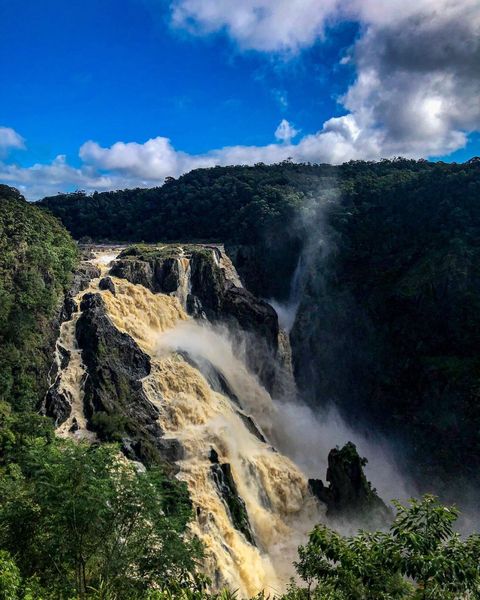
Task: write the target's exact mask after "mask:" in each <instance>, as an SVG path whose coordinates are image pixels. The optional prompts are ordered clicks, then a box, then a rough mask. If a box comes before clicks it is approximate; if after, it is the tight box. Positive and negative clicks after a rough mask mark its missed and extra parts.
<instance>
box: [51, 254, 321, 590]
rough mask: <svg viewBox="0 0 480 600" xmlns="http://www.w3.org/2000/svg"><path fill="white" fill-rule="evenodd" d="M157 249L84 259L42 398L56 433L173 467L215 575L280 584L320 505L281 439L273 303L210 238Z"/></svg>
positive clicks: (224, 580) (249, 585)
mask: <svg viewBox="0 0 480 600" xmlns="http://www.w3.org/2000/svg"><path fill="white" fill-rule="evenodd" d="M155 250H156V251H155V252H154V251H153V250H151V251H150V252H148V253H146V254H145V255H141V256H139V255H138V254H136V255H124V256H120V257H119V259H118V260H117V261H116V262H112V264H111V265H110V264H108V263H109V261H111V260H112V259H113V258H114V257H112V256H106V255H100V256H97V257H96V259H94V260H93V261H92V262H93V263H94V264H96V265H97V267H99V271H98V272H94V273H92V275H94V277H93V278H92V279H91V281H90V282H89V283H88V286H87V287H86V288H85V286H83V288H84V289H82V291H79V292H78V293H77V294H76V295H75V296H74V297H73V298H71V303H72V305H73V309H72V310H71V314H70V319H67V320H66V321H65V322H64V324H63V325H62V332H61V336H60V338H59V341H58V346H57V348H58V354H59V357H60V358H58V361H57V362H58V368H57V375H56V378H55V380H54V381H53V382H52V388H51V390H50V392H49V394H48V395H47V398H46V403H45V412H47V414H50V415H52V416H54V417H55V418H56V420H57V424H58V432H59V434H61V435H69V436H74V437H78V438H80V437H93V436H97V437H98V438H99V439H101V440H111V439H115V440H116V441H120V443H121V445H122V448H123V451H124V453H125V454H126V455H127V456H128V457H130V458H132V459H135V460H141V461H143V462H145V463H148V462H149V461H152V462H154V461H158V460H161V461H163V462H165V463H167V464H169V465H170V466H171V468H172V469H174V470H176V472H177V477H178V478H180V479H182V480H184V481H185V482H186V483H187V485H188V488H189V491H190V496H191V499H192V502H193V504H194V507H195V511H196V519H195V522H194V523H193V524H192V531H193V533H195V534H196V535H198V536H199V538H200V539H201V540H202V541H203V542H204V544H205V547H206V560H205V565H204V568H205V571H206V572H207V573H208V574H209V575H210V576H211V577H212V579H213V582H214V585H215V586H216V587H220V586H222V585H229V586H230V587H231V588H232V589H238V590H239V592H240V594H241V595H245V596H247V595H252V594H255V593H257V592H258V591H260V590H262V589H264V590H266V591H267V592H280V591H281V590H282V589H284V586H285V584H286V583H287V581H288V579H289V577H290V576H291V575H292V574H293V568H292V561H293V560H294V559H295V557H296V549H297V546H298V544H299V543H301V542H302V541H304V539H305V536H306V534H307V532H308V531H309V530H310V529H311V528H312V527H313V525H314V523H315V522H318V521H319V520H321V519H322V515H323V509H322V505H321V504H320V503H318V502H317V501H316V500H315V499H314V497H313V496H312V495H311V493H310V491H309V487H308V481H307V477H306V476H305V475H304V474H303V473H302V472H301V470H300V469H299V468H298V467H297V466H296V465H295V464H294V463H293V462H292V461H291V460H290V459H289V458H288V457H287V456H285V455H283V454H282V453H280V452H278V451H277V450H276V446H278V442H279V441H281V436H282V434H283V432H282V431H281V430H279V428H278V427H277V424H278V422H279V421H278V415H277V410H276V406H275V404H274V402H273V401H272V397H271V395H270V393H269V391H268V390H269V389H270V390H272V389H275V388H276V387H278V386H280V387H281V385H282V384H281V382H280V383H279V380H281V376H280V375H279V374H281V371H282V368H281V363H282V356H281V348H280V347H279V345H278V335H279V331H278V323H277V321H276V315H275V313H274V311H273V309H271V308H270V307H269V305H268V304H266V303H264V302H262V301H260V300H258V299H256V298H255V297H253V296H252V295H251V294H249V293H248V292H247V291H246V290H245V289H244V288H242V287H241V284H240V282H239V280H238V277H237V276H236V274H235V271H234V269H233V267H232V265H231V263H229V261H228V259H227V258H226V257H225V255H223V254H222V252H221V251H220V250H219V249H215V248H198V249H197V250H195V248H192V247H185V248H176V249H172V248H157V249H155ZM108 270H110V277H109V278H107V279H105V276H106V275H107V271H108ZM165 292H167V293H165ZM188 312H190V313H191V314H193V315H194V316H195V318H193V317H192V316H189V314H188ZM232 331H234V332H236V335H235V339H233V338H232V335H231V332H232ZM60 348H62V349H60ZM248 354H250V359H251V360H250V363H251V362H252V357H253V358H255V361H256V362H257V366H258V365H259V368H257V372H256V373H254V372H253V371H252V368H251V364H249V361H248V360H247V359H246V358H245V356H246V355H248ZM61 357H63V362H62V358H61ZM272 365H273V366H272ZM277 375H279V376H278V377H277ZM54 391H55V393H54Z"/></svg>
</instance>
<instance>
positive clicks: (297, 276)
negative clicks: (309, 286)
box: [268, 255, 304, 333]
mask: <svg viewBox="0 0 480 600" xmlns="http://www.w3.org/2000/svg"><path fill="white" fill-rule="evenodd" d="M303 272H304V265H303V259H302V255H300V257H299V259H298V262H297V266H296V267H295V271H294V272H293V277H292V281H291V282H290V292H289V296H288V299H287V300H286V302H279V301H278V300H275V299H270V300H268V302H269V303H270V304H271V305H272V306H273V308H274V309H275V311H276V313H277V315H278V322H279V325H280V327H281V328H282V329H283V330H284V331H286V332H287V333H290V331H291V329H292V327H293V324H294V323H295V318H296V316H297V311H298V307H299V306H300V300H301V297H302V279H303Z"/></svg>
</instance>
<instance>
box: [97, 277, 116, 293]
mask: <svg viewBox="0 0 480 600" xmlns="http://www.w3.org/2000/svg"><path fill="white" fill-rule="evenodd" d="M98 287H99V288H100V289H101V290H105V291H109V292H110V293H111V294H113V295H114V296H115V294H116V292H115V284H114V283H113V281H112V278H111V277H102V279H100V281H99V282H98Z"/></svg>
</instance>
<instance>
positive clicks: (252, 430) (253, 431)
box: [237, 411, 268, 444]
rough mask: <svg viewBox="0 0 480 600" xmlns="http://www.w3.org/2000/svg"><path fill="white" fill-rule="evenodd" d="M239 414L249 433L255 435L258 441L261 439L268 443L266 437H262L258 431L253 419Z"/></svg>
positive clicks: (241, 413) (239, 412)
mask: <svg viewBox="0 0 480 600" xmlns="http://www.w3.org/2000/svg"><path fill="white" fill-rule="evenodd" d="M237 414H238V416H239V417H240V418H241V419H242V421H243V423H244V424H245V427H246V428H247V429H248V431H249V432H250V433H251V434H252V435H254V436H255V437H256V438H257V439H259V440H260V441H261V442H263V443H264V444H267V443H268V442H267V440H266V439H265V437H264V436H263V435H262V433H261V432H260V430H259V429H258V427H257V424H256V423H255V421H254V420H253V419H252V417H250V416H249V415H246V414H244V413H243V412H241V411H238V412H237Z"/></svg>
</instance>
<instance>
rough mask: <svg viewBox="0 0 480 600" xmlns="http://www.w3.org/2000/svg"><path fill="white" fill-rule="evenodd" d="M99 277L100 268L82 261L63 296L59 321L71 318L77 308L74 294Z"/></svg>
mask: <svg viewBox="0 0 480 600" xmlns="http://www.w3.org/2000/svg"><path fill="white" fill-rule="evenodd" d="M96 277H100V269H99V268H98V267H97V266H95V265H92V264H91V263H88V262H82V263H80V265H79V266H78V268H77V270H76V271H75V273H74V274H73V280H72V284H71V286H70V290H69V292H68V294H67V295H66V296H65V300H64V303H63V308H62V313H61V321H68V320H70V319H71V318H72V315H73V313H75V312H76V311H77V310H78V306H77V302H76V301H75V296H76V295H77V294H79V293H80V292H83V290H86V289H87V287H88V286H89V285H90V281H91V280H92V279H95V278H96Z"/></svg>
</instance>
